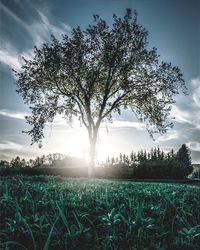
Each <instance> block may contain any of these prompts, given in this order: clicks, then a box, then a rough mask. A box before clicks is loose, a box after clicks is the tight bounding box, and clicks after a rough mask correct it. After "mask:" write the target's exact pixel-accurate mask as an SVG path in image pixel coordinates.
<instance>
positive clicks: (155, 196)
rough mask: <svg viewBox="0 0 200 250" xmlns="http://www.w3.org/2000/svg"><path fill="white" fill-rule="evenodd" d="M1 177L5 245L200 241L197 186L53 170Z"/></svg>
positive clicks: (141, 245) (191, 245)
mask: <svg viewBox="0 0 200 250" xmlns="http://www.w3.org/2000/svg"><path fill="white" fill-rule="evenodd" d="M0 181H1V183H0V184H1V185H0V248H1V249H2V250H4V249H10V250H12V249H14V250H19V249H20V250H21V249H44V250H47V249H52V250H54V249H55V250H56V249H69V250H70V249H83V250H84V249H93V250H95V249H102V250H104V249H137V250H143V249H146V250H148V249H149V250H150V249H152V250H153V249H163V250H167V249H178V250H181V249H188V250H189V249H191V250H197V249H199V247H200V227H199V225H200V214H199V207H200V200H199V191H200V189H199V187H197V186H187V185H181V184H179V185H177V184H176V185H173V184H161V183H143V182H137V183H136V182H128V181H108V180H88V179H66V178H63V177H51V176H49V177H42V176H40V177H20V176H17V177H9V178H5V177H4V178H1V180H0Z"/></svg>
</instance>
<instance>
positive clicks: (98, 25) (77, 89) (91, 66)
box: [15, 9, 185, 176]
mask: <svg viewBox="0 0 200 250" xmlns="http://www.w3.org/2000/svg"><path fill="white" fill-rule="evenodd" d="M113 20H114V21H113V25H112V27H111V28H109V27H108V26H107V24H106V22H105V21H104V20H103V19H101V18H100V17H99V16H98V15H95V16H94V24H93V25H89V26H88V27H87V28H86V29H85V30H84V31H82V30H81V28H80V27H77V28H76V29H73V31H72V34H71V36H67V35H65V36H63V39H62V41H58V40H57V39H56V38H55V37H53V36H52V42H51V43H50V44H49V43H45V44H43V46H42V47H41V48H40V49H39V48H37V47H35V50H34V58H33V59H32V60H26V59H24V65H23V66H22V68H21V70H20V71H19V72H15V73H16V78H17V91H18V93H20V94H21V95H22V97H23V99H24V100H25V103H26V104H28V105H30V109H31V111H32V114H31V115H30V116H27V117H26V120H27V123H28V124H30V125H31V126H32V129H31V130H30V131H28V132H27V133H28V134H29V135H30V136H31V137H32V143H34V142H36V143H41V141H42V138H43V137H44V133H43V129H44V127H45V124H46V123H48V122H49V123H52V122H53V120H54V117H55V116H56V114H64V116H65V117H66V118H67V119H68V120H70V121H71V120H72V118H73V117H75V116H76V117H78V118H79V119H80V121H81V123H82V124H83V125H84V126H85V128H86V129H87V131H88V138H89V143H90V167H89V172H88V174H89V175H90V176H91V175H92V172H93V168H94V162H95V151H96V141H97V135H98V131H99V127H100V124H101V123H102V122H103V121H105V120H108V121H111V120H112V115H113V113H114V112H118V113H119V114H120V113H121V110H122V109H127V108H130V109H131V110H132V111H133V112H134V113H135V114H136V115H137V117H138V119H140V120H141V121H143V122H146V125H147V130H148V132H149V134H150V135H151V136H152V135H153V133H156V132H159V133H165V132H166V131H167V129H168V128H169V127H171V126H172V123H170V122H169V121H168V120H167V117H168V115H169V112H170V110H171V104H172V103H174V98H173V97H174V95H175V94H178V93H179V89H182V90H183V91H184V90H185V83H184V80H183V77H182V74H181V72H180V69H179V68H178V67H173V66H172V65H171V63H166V62H160V61H159V55H158V54H157V51H156V48H152V49H149V48H148V47H147V45H148V41H147V36H148V32H147V31H146V29H144V28H143V27H142V26H141V25H139V24H138V22H137V14H136V12H132V11H131V10H130V9H127V11H126V14H125V15H124V18H119V17H117V16H116V15H113ZM39 145H40V144H39Z"/></svg>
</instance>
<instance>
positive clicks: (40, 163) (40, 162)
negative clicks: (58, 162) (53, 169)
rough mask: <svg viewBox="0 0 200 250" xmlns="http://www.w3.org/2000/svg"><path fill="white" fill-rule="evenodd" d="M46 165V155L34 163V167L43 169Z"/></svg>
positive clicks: (37, 158)
mask: <svg viewBox="0 0 200 250" xmlns="http://www.w3.org/2000/svg"><path fill="white" fill-rule="evenodd" d="M44 163H45V155H42V156H41V157H39V156H37V157H36V159H35V160H34V161H33V167H42V166H44Z"/></svg>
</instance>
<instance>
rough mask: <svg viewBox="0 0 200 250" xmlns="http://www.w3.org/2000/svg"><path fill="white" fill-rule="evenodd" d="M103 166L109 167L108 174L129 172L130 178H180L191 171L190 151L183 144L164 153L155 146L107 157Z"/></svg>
mask: <svg viewBox="0 0 200 250" xmlns="http://www.w3.org/2000/svg"><path fill="white" fill-rule="evenodd" d="M105 166H106V167H107V169H110V171H109V173H110V174H111V173H115V175H116V176H123V175H124V176H126V175H130V173H131V176H132V178H166V179H168V178H170V179H182V178H186V177H187V176H188V175H189V174H191V173H192V171H193V167H192V162H191V156H190V151H189V148H188V147H187V146H186V145H185V144H183V145H182V146H181V148H180V149H179V150H178V151H177V152H175V151H174V150H173V149H172V150H171V151H170V152H167V153H165V152H164V151H163V150H161V149H160V148H159V147H157V148H152V149H151V150H150V152H147V151H146V150H141V151H138V152H137V153H135V152H132V153H131V154H130V155H126V154H120V155H119V156H118V157H115V158H114V157H112V158H109V157H108V158H107V159H106V164H105ZM122 169H126V171H122Z"/></svg>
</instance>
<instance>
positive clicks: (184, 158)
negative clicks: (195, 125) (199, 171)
mask: <svg viewBox="0 0 200 250" xmlns="http://www.w3.org/2000/svg"><path fill="white" fill-rule="evenodd" d="M176 157H177V160H178V162H179V163H180V165H181V168H182V171H184V173H185V174H184V175H185V177H186V176H187V175H189V174H191V173H192V170H193V167H192V160H191V156H190V150H189V148H188V147H187V146H186V145H185V144H183V145H182V146H181V148H180V149H179V150H178V152H177V154H176Z"/></svg>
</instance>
